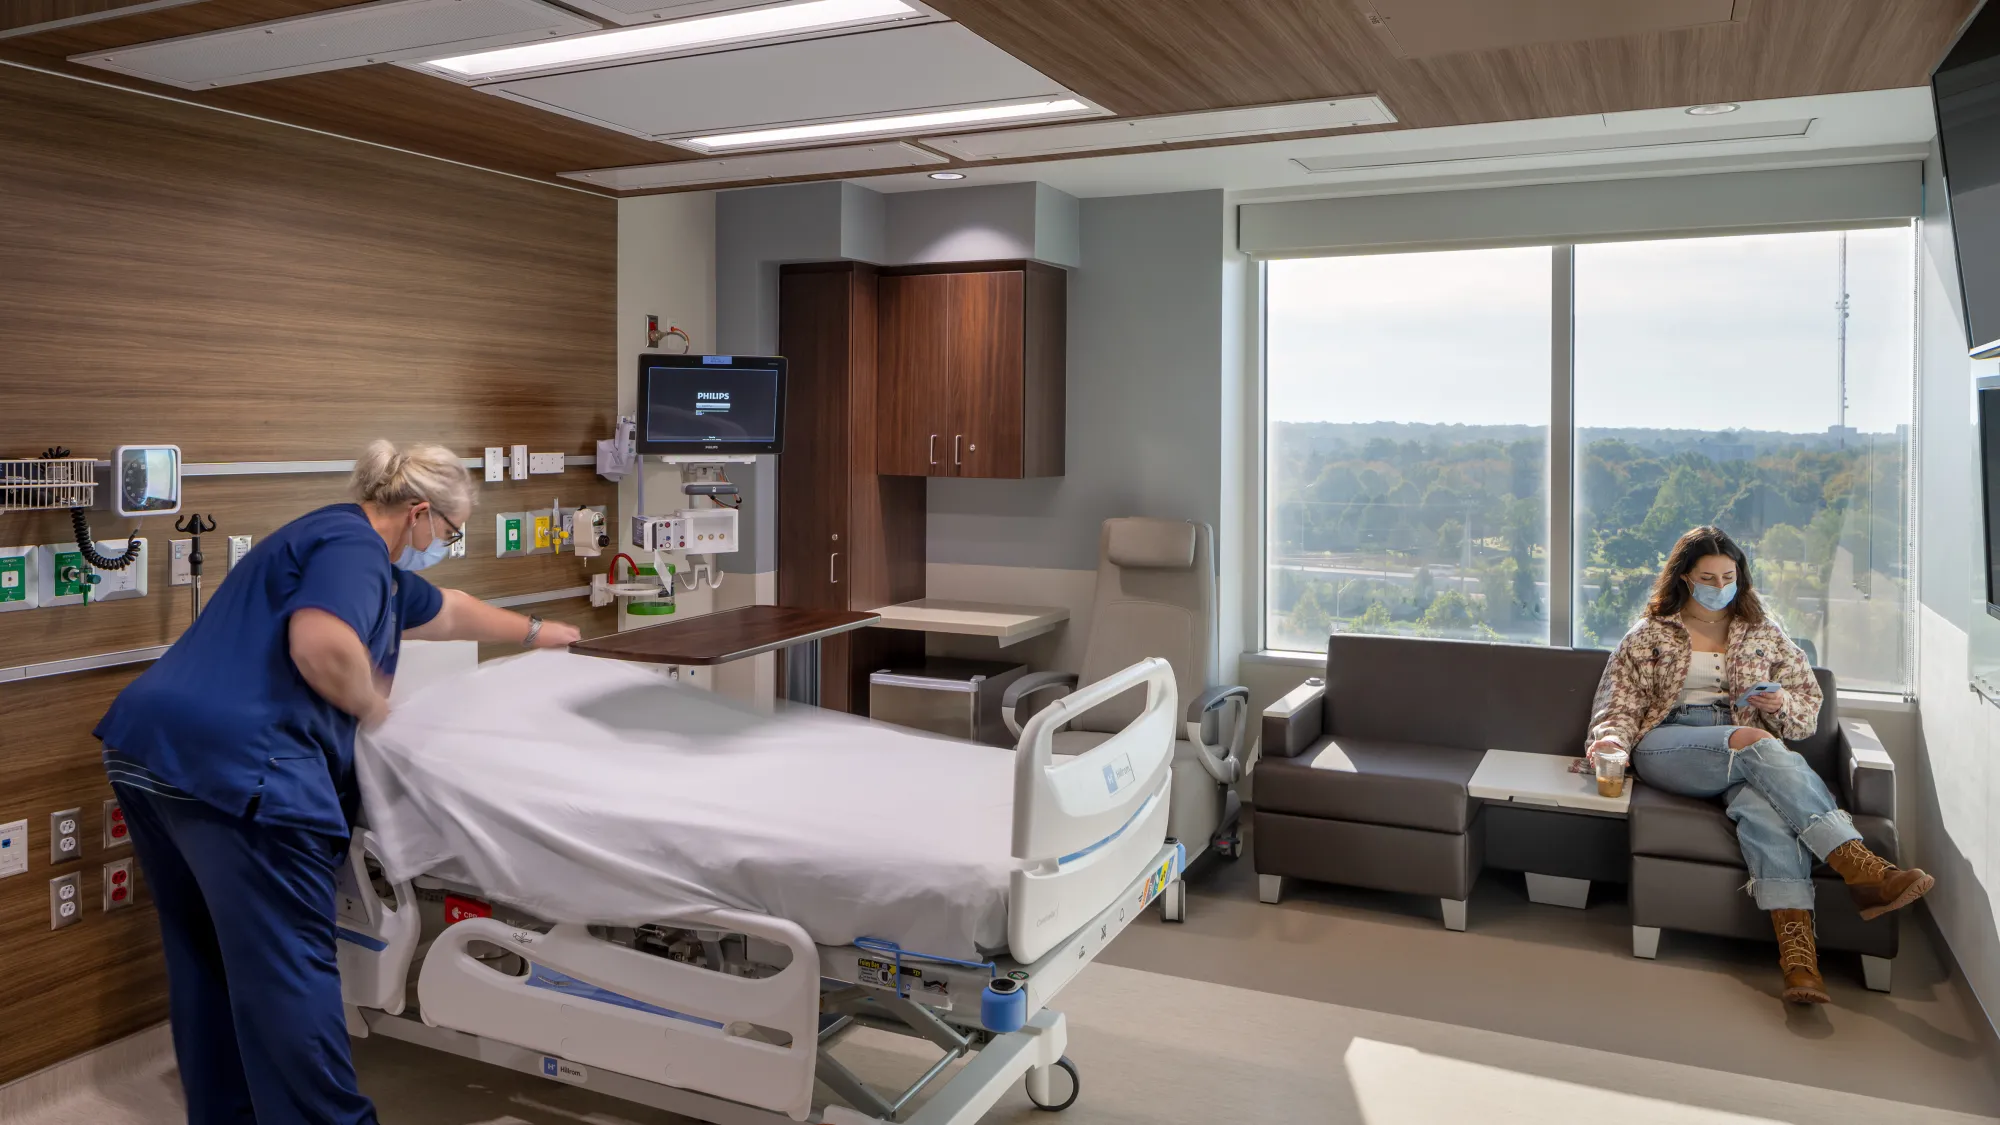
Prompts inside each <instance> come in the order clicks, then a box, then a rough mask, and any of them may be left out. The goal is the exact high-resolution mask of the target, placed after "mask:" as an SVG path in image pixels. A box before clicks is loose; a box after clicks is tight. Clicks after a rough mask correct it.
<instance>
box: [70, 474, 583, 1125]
mask: <svg viewBox="0 0 2000 1125" xmlns="http://www.w3.org/2000/svg"><path fill="white" fill-rule="evenodd" d="M353 496H354V500H355V502H354V503H350V504H335V505H333V506H331V507H326V508H321V509H319V510H318V511H315V512H309V513H307V514H305V515H303V516H300V517H299V518H298V519H296V520H293V521H292V522H291V523H289V524H286V525H285V526H284V527H282V528H279V529H278V530H277V531H275V532H273V533H272V534H270V535H269V536H266V537H265V539H264V541H263V542H261V543H259V544H258V545H257V546H256V548H255V549H254V550H252V551H251V552H250V553H249V554H248V555H246V556H244V558H243V559H242V561H240V562H238V563H237V564H236V565H235V567H233V568H231V570H230V573H229V577H228V580H227V581H225V582H223V583H222V585H221V587H220V588H219V589H217V591H216V593H215V597H214V598H213V599H212V600H211V601H210V602H209V604H208V607H207V609H206V611H205V612H204V613H203V614H202V615H201V617H200V618H199V619H198V620H196V621H195V622H194V624H193V625H191V626H189V628H188V630H187V631H186V632H185V633H183V634H181V637H180V640H178V641H176V642H175V643H174V645H173V647H172V648H170V649H168V650H167V652H166V654H165V655H164V656H162V657H161V658H160V659H159V661H158V662H157V663H155V664H154V665H153V666H152V667H151V668H149V669H147V670H146V673H145V674H144V675H142V676H140V677H139V678H138V679H136V680H134V681H133V682H132V684H131V685H130V686H129V687H127V688H126V689H125V690H124V691H123V692H122V693H120V695H119V696H118V699H117V700H116V702H114V703H113V704H112V705H111V710H110V712H109V713H108V714H106V715H105V716H104V721H103V722H101V723H99V724H98V726H97V731H96V734H97V737H98V738H99V739H100V740H102V741H103V743H104V768H105V771H106V772H107V773H108V774H109V775H110V777H111V785H112V789H113V791H114V792H116V793H117V795H118V801H119V803H120V805H121V806H122V807H123V808H124V810H125V819H126V821H127V823H128V824H129V825H130V827H131V837H132V846H133V849H134V851H135V852H136V853H137V855H138V859H139V865H140V868H141V869H142V870H143V871H144V873H145V876H146V881H147V883H148V884H149V885H150V886H151V888H152V892H153V899H154V902H155V904H156V906H157V907H158V912H159V917H160V931H161V937H162V939H163V944H164V945H165V948H166V958H167V980H168V988H169V1003H170V1013H171V1016H172V1020H173V1033H174V1051H175V1054H176V1055H178V1056H179V1060H180V1074H181V1086H182V1089H183V1090H184V1091H185V1092H186V1094H187V1109H188V1121H189V1123H190V1125H222V1123H224V1122H228V1123H230V1125H241V1123H243V1122H248V1121H255V1122H257V1123H258V1125H374V1122H375V1109H374V1106H373V1105H372V1104H371V1103H370V1102H369V1100H368V1099H367V1098H366V1097H364V1096H362V1094H361V1092H360V1091H359V1090H358V1089H357V1088H356V1085H355V1080H354V1066H353V1062H352V1061H351V1059H350V1057H349V1053H348V1040H347V1031H346V1027H345V1022H344V1019H343V1016H342V1010H341V1003H340V973H339V969H338V967H337V965H336V963H335V960H334V880H335V874H336V872H337V870H338V868H339V866H340V864H341V862H342V860H343V858H344V856H345V854H346V851H347V839H348V832H349V828H350V826H351V825H352V824H353V823H354V816H355V813H356V811H357V806H358V804H359V800H358V795H357V792H356V789H355V783H354V734H355V730H356V729H357V728H358V727H373V726H375V725H376V724H379V723H380V722H382V720H383V719H384V718H386V717H387V716H388V713H389V699H388V693H389V684H390V679H391V677H393V676H394V675H395V673H396V655H397V652H398V649H399V646H400V644H401V641H402V638H404V637H406V636H407V637H415V638H417V639H419V640H427V641H488V642H498V643H513V644H519V645H523V646H526V647H529V648H560V647H562V646H565V645H568V644H569V643H570V642H571V641H574V640H576V639H577V630H576V629H575V628H574V627H573V626H569V625H562V624H557V623H555V622H548V623H546V624H545V623H544V622H542V620H541V619H540V618H535V617H524V616H522V615H521V614H518V613H514V612H511V611H509V610H504V609H496V608H494V607H492V606H489V605H487V604H485V603H484V602H481V601H480V600H479V599H477V598H474V597H471V596H470V595H467V594H465V593H462V592H460V591H457V590H440V589H438V588H437V587H436V586H433V585H431V584H430V583H429V582H427V581H425V580H424V579H423V578H421V577H419V576H418V574H417V573H416V572H417V571H420V570H423V569H425V568H427V567H430V566H433V565H435V564H436V563H438V562H440V561H442V560H443V559H444V558H445V556H446V555H447V554H448V553H449V552H450V550H451V546H452V544H454V543H456V542H458V541H459V540H461V539H463V538H464V537H465V521H466V519H467V517H469V516H470V514H471V512H472V479H471V477H470V476H468V475H467V474H466V471H465V468H464V467H463V466H462V465H461V464H460V463H459V460H458V458H457V457H456V456H455V455H453V454H452V452H451V451H450V450H447V449H444V448H442V447H439V446H435V445H415V446H411V447H409V448H407V449H398V448H396V447H395V446H394V445H392V444H390V443H389V442H386V441H378V442H375V443H374V444H373V445H370V446H369V447H368V451H367V453H365V454H364V455H363V456H362V457H361V460H360V461H359V462H357V463H356V465H355V468H354V478H353Z"/></svg>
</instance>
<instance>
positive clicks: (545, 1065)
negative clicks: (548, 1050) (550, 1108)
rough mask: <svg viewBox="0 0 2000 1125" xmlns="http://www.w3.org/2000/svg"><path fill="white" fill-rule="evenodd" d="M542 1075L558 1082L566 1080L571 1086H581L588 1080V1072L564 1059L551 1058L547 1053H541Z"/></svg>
mask: <svg viewBox="0 0 2000 1125" xmlns="http://www.w3.org/2000/svg"><path fill="white" fill-rule="evenodd" d="M542 1077H543V1078H553V1079H555V1080H556V1081H558V1082H567V1083H569V1084H570V1085H572V1086H581V1085H583V1084H584V1083H586V1082H588V1081H590V1072H589V1071H587V1070H585V1069H583V1068H582V1067H580V1066H578V1065H576V1064H575V1063H573V1062H569V1061H567V1060H565V1059H558V1058H551V1057H550V1056H548V1055H543V1056H542Z"/></svg>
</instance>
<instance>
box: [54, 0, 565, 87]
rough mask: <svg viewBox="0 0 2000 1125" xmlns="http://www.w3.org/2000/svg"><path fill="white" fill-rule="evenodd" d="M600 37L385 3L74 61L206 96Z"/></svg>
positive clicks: (523, 1)
mask: <svg viewBox="0 0 2000 1125" xmlns="http://www.w3.org/2000/svg"><path fill="white" fill-rule="evenodd" d="M596 30H598V25H597V24H595V23H593V22H591V21H589V20H586V19H583V18H582V17H580V16H575V15H572V14H570V13H569V12H566V11H564V10H563V9H561V8H557V7H552V6H550V5H548V4H543V3H540V2H539V0H378V2H377V3H372V4H356V5H353V6H351V7H346V8H340V9H337V10H334V11H330V12H319V13H315V14H312V15H305V16H294V17H292V18H290V19H282V20H272V21H268V22H264V23H255V24H250V25H247V26H244V27H236V28H230V29H228V30H224V31H210V32H204V33H201V34H198V35H185V36H180V37H178V38H174V39H166V40H160V41H157V42H152V43H145V44H137V45H134V46H130V47H114V48H112V49H110V50H108V51H93V52H87V53H83V54H79V55H76V56H74V57H72V58H71V60H70V61H71V62H79V63H83V64H84V65H86V66H96V67H102V68H104V69H106V70H114V71H117V72H118V73H120V74H125V75H129V76H131V77H133V78H143V79H146V80H148V81H152V82H159V83H163V84H165V85H168V86H178V87H180V88H182V89H184V90H201V89H209V88H213V87H217V86H234V85H237V84H239V83H244V82H260V81H268V80H270V79H273V78H285V77H289V76H292V75H296V74H314V73H317V72H319V71H323V70H340V69H344V68H347V67H353V66H366V65H368V64H369V63H376V62H394V61H396V60H397V59H405V58H415V57H426V58H434V57H436V56H438V55H441V54H448V53H454V52H461V51H475V50H480V49H484V48H490V47H505V46H511V45H513V44H517V43H526V42H531V41H533V40H538V39H548V38H553V37H556V36H560V35H576V34H579V33H582V32H586V31H596Z"/></svg>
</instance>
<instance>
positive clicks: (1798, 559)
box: [1757, 523, 1806, 563]
mask: <svg viewBox="0 0 2000 1125" xmlns="http://www.w3.org/2000/svg"><path fill="white" fill-rule="evenodd" d="M1757 558H1758V560H1759V561H1761V562H1766V563H1788V562H1795V563H1802V562H1804V561H1806V534H1805V532H1803V531H1800V530H1799V529H1798V528H1796V527H1793V526H1792V525H1791V524H1788V523H1780V524H1773V525H1772V526H1771V529H1770V530H1769V531H1766V532H1765V533H1764V538H1763V539H1761V540H1759V541H1758V543H1757Z"/></svg>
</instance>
